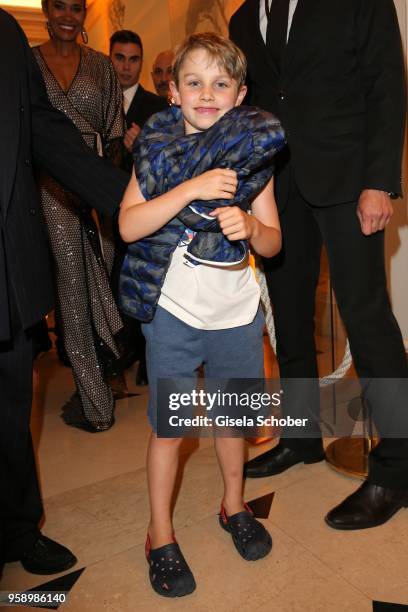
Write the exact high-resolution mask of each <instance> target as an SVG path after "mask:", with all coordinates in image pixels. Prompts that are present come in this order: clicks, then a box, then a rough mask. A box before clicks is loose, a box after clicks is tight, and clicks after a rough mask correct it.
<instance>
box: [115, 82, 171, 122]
mask: <svg viewBox="0 0 408 612" xmlns="http://www.w3.org/2000/svg"><path fill="white" fill-rule="evenodd" d="M165 108H168V104H167V102H166V100H165V99H164V98H161V97H160V96H156V94H154V93H152V92H151V91H147V90H146V89H144V88H143V87H142V86H141V85H140V83H139V86H138V88H137V89H136V93H135V95H134V96H133V100H132V102H131V104H130V106H129V108H128V111H127V113H126V115H125V118H126V126H127V127H128V128H130V126H131V125H132V123H136V124H137V125H138V126H139V127H141V128H142V127H143V126H144V124H145V123H146V121H147V120H148V119H149V118H150V117H151V116H152V115H154V113H158V112H159V111H161V110H164V109H165Z"/></svg>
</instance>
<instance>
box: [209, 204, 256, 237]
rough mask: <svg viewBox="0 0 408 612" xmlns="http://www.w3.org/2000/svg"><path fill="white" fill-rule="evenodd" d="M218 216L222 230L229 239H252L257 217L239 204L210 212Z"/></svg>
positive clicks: (212, 215)
mask: <svg viewBox="0 0 408 612" xmlns="http://www.w3.org/2000/svg"><path fill="white" fill-rule="evenodd" d="M210 216H211V217H217V219H218V223H219V224H220V227H221V231H222V233H223V234H224V236H225V237H226V238H228V240H251V238H252V237H253V235H254V232H255V229H256V225H257V223H258V222H257V219H255V217H251V216H250V215H248V213H246V212H244V211H243V210H241V209H240V208H238V206H222V207H221V208H216V209H215V210H213V211H212V212H210Z"/></svg>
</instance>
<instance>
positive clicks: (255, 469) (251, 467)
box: [244, 444, 325, 478]
mask: <svg viewBox="0 0 408 612" xmlns="http://www.w3.org/2000/svg"><path fill="white" fill-rule="evenodd" d="M324 458H325V454H324V450H321V452H319V453H317V454H314V455H300V454H299V453H297V452H296V451H295V450H293V449H291V448H288V447H287V446H284V445H283V444H278V445H277V446H275V447H274V448H272V449H271V450H269V451H266V453H263V454H262V455H258V457H255V459H251V461H248V462H247V463H245V464H244V476H246V477H247V478H264V477H265V476H275V475H276V474H280V473H281V472H284V471H285V470H287V469H288V468H290V467H292V465H296V464H297V463H318V462H319V461H323V459H324Z"/></svg>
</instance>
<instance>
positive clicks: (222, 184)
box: [185, 168, 238, 201]
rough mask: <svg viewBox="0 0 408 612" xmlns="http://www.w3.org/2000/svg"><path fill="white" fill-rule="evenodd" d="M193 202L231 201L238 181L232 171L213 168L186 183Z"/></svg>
mask: <svg viewBox="0 0 408 612" xmlns="http://www.w3.org/2000/svg"><path fill="white" fill-rule="evenodd" d="M185 185H186V187H187V186H188V189H189V191H190V197H191V201H193V200H232V199H233V198H234V196H235V192H236V190H237V185H238V179H237V173H236V172H235V171H234V170H228V169H225V168H215V170H208V171H207V172H204V173H203V174H200V175H199V176H195V177H194V178H192V179H190V180H189V181H186V183H185Z"/></svg>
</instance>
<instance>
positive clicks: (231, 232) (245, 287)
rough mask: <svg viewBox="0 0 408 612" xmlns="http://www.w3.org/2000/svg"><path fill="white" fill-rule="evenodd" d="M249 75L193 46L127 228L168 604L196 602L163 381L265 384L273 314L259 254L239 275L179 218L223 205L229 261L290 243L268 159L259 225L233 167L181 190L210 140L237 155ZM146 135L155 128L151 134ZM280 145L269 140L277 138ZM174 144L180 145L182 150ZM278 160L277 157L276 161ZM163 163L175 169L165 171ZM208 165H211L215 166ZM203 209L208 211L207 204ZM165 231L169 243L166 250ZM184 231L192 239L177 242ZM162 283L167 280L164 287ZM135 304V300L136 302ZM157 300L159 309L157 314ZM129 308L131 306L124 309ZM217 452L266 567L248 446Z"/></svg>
mask: <svg viewBox="0 0 408 612" xmlns="http://www.w3.org/2000/svg"><path fill="white" fill-rule="evenodd" d="M245 72H246V63H245V58H244V56H243V55H242V53H241V52H240V51H239V49H238V48H237V47H236V46H235V45H234V44H233V43H232V42H230V41H228V40H226V39H223V38H221V37H219V36H217V35H215V34H196V35H193V36H190V37H189V38H188V39H187V40H186V41H185V42H184V43H183V44H182V46H181V47H180V48H179V50H178V52H177V54H176V57H175V62H174V81H173V82H171V83H170V89H171V94H172V97H173V100H172V102H173V104H175V105H176V106H179V107H180V109H181V114H182V116H181V115H180V117H181V121H182V126H183V129H182V133H181V134H180V135H177V134H178V132H177V130H179V124H178V123H177V122H176V123H175V126H174V134H176V132H177V134H176V135H175V136H174V134H173V133H172V131H171V129H169V128H168V123H169V122H170V124H171V121H172V120H173V119H172V117H173V116H174V117H176V119H177V112H180V111H178V110H177V109H175V107H173V108H172V109H170V110H169V111H164V112H163V113H159V114H158V115H156V119H155V121H156V123H154V122H153V123H152V125H153V126H156V124H157V126H158V127H157V130H158V131H157V133H155V132H154V131H153V132H151V133H149V132H148V131H147V132H146V142H147V144H146V147H147V148H146V149H143V144H140V147H141V148H140V149H139V153H140V151H144V150H145V151H148V152H149V155H150V154H151V157H150V158H149V159H148V160H147V161H146V157H145V156H144V155H143V154H142V155H141V157H142V160H141V161H140V162H139V161H138V157H140V156H138V153H137V151H135V152H134V157H135V163H136V166H137V164H138V163H139V167H138V168H137V170H138V171H137V172H136V173H135V170H134V171H133V174H132V178H131V181H130V183H129V186H128V189H127V191H126V193H125V196H124V199H123V202H122V206H121V211H120V215H119V229H120V233H121V236H122V238H123V240H124V241H125V242H129V243H130V242H134V241H139V242H136V243H135V244H136V248H138V247H137V245H140V244H143V248H141V249H139V251H138V252H137V255H136V259H140V260H143V261H138V262H135V265H136V266H137V267H138V271H137V273H138V279H139V281H138V282H136V283H135V285H134V286H133V285H131V286H132V287H134V289H133V290H134V292H135V293H136V294H138V304H139V305H138V308H139V310H138V311H137V313H139V314H138V316H140V318H144V320H145V321H148V320H149V319H151V321H150V322H148V323H145V324H144V325H143V333H144V334H145V337H146V342H147V367H148V376H149V381H150V383H151V395H150V404H149V420H150V423H151V425H152V428H153V432H152V435H151V439H150V442H149V449H148V456H147V474H148V484H149V496H150V504H151V520H150V524H149V528H148V539H147V546H146V553H147V559H148V561H149V564H150V581H151V584H152V587H153V588H154V590H155V591H156V592H157V593H159V594H161V595H164V596H167V597H174V596H182V595H186V594H188V593H190V592H192V591H193V590H194V588H195V581H194V578H193V575H192V573H191V571H190V569H189V567H188V565H187V563H186V561H185V559H184V557H183V555H182V553H181V551H180V548H179V546H178V544H177V543H176V541H175V539H174V532H173V525H172V518H171V509H170V506H171V498H172V495H173V490H174V483H175V478H176V472H177V466H178V450H179V445H180V443H181V441H182V439H181V438H170V439H169V438H158V437H157V434H156V433H155V430H156V423H157V421H156V418H155V411H156V399H157V390H156V382H157V379H158V378H169V377H174V378H194V377H196V372H197V368H198V367H199V366H200V365H201V364H204V368H205V373H206V376H208V377H211V376H213V377H218V378H240V377H241V378H248V377H250V378H261V377H263V342H262V332H263V315H262V312H261V309H260V307H259V297H260V296H259V288H258V285H257V283H256V280H255V278H254V275H253V272H252V269H251V268H250V267H249V265H248V253H247V252H246V251H245V253H244V255H243V256H242V257H241V256H238V257H236V256H235V253H233V255H232V256H231V258H232V264H233V265H227V264H226V263H225V262H224V261H220V258H219V253H218V251H217V247H216V246H214V244H215V245H216V244H218V243H217V236H216V237H215V238H214V234H212V236H210V237H208V234H207V236H205V237H204V238H203V236H202V235H203V234H205V232H200V231H198V233H197V236H196V235H195V231H193V232H191V226H190V228H189V227H187V230H186V231H184V230H185V229H186V228H185V226H184V225H183V224H180V222H178V221H177V218H178V216H179V215H181V213H182V212H183V211H185V210H186V209H187V210H189V214H191V210H193V211H195V212H198V215H197V217H198V218H199V219H201V217H200V214H203V213H202V208H200V204H204V205H205V204H208V205H210V203H211V202H212V201H214V200H215V201H216V202H219V204H217V203H216V204H215V205H214V206H213V210H212V212H210V213H207V214H206V215H205V214H203V218H204V219H206V221H205V222H206V223H214V220H216V221H217V222H218V224H219V228H220V230H221V232H220V231H219V233H218V236H219V237H220V240H224V241H225V244H226V245H227V248H223V249H221V250H222V251H223V252H224V251H228V249H229V248H231V249H233V248H234V246H236V245H238V246H239V245H242V244H245V242H243V241H247V240H249V241H250V243H251V245H252V248H253V249H254V250H255V251H256V252H257V253H259V254H260V255H262V256H264V257H272V256H273V255H275V254H276V253H278V251H279V250H280V247H281V234H280V227H279V220H278V215H277V211H276V206H275V201H274V196H273V185H272V179H271V174H272V169H271V166H270V162H269V160H268V164H266V165H267V169H266V170H265V168H264V169H263V170H262V172H263V174H262V172H261V173H260V175H259V176H262V181H261V180H260V184H259V185H258V186H257V187H256V188H254V194H253V197H252V199H253V201H252V206H251V208H252V215H248V213H247V212H246V211H245V210H244V208H245V206H243V205H241V207H240V206H229V205H226V204H228V203H229V201H234V202H239V194H241V193H242V192H243V191H244V190H245V189H246V188H247V187H248V185H251V183H250V179H248V181H241V180H240V181H238V179H237V172H236V171H235V170H232V169H230V168H229V166H228V165H227V162H228V158H227V157H224V158H223V165H224V167H215V168H214V167H213V168H212V169H210V170H207V171H205V172H203V173H201V174H198V175H197V176H193V178H188V179H187V180H184V181H179V182H178V184H176V183H177V180H176V181H175V183H174V185H175V186H173V187H172V183H171V180H172V176H173V175H175V174H176V171H177V169H180V174H182V171H184V170H188V167H187V166H188V164H191V165H193V162H194V164H195V165H197V159H196V157H194V156H196V155H202V156H203V158H202V159H200V162H201V167H202V163H203V160H205V159H206V156H207V157H208V155H209V149H208V148H206V147H205V146H203V144H204V143H206V139H207V140H208V139H211V142H212V149H211V151H212V154H214V155H217V154H219V155H221V153H219V151H220V150H221V148H222V147H223V149H222V150H223V151H224V150H225V149H228V137H226V138H225V139H224V140H223V141H222V147H221V144H220V143H218V141H217V138H218V136H219V138H220V139H221V138H222V136H223V134H224V132H225V133H227V134H232V133H235V132H234V126H235V122H236V121H239V116H240V112H241V109H239V111H237V110H234V109H235V107H238V106H239V105H240V104H241V102H242V100H243V98H244V96H245V94H246V87H245V85H244V81H245ZM255 111H256V112H257V113H258V115H261V112H260V111H257V109H255V110H254V109H247V111H245V112H247V113H248V115H249V116H251V117H252V114H251V113H254V112H255ZM242 112H244V111H243V110H242ZM166 113H167V114H166ZM258 115H257V116H258ZM153 119H154V118H153ZM258 119H259V117H258ZM263 119H264V118H263V116H262V117H261V119H259V124H260V125H258V124H257V125H258V127H260V130H261V132H262V130H264V126H265V125H266V124H265V122H264V120H263ZM248 120H250V119H248ZM273 121H274V123H273V126H274V129H275V132H274V138H275V140H274V141H273V145H271V146H275V147H276V149H277V148H280V147H282V146H283V143H284V138H283V133H282V130H281V129H280V126H279V124H278V123H277V121H276V120H275V119H273ZM163 126H164V127H163ZM213 126H214V128H213ZM277 126H278V129H277V131H276V127H277ZM147 127H148V129H149V126H147ZM212 128H213V129H212ZM155 129H156V127H155ZM160 130H161V132H160ZM264 131H265V130H264ZM169 134H170V135H169ZM263 136H265V134H263ZM269 136H270V133H269V132H268V134H267V137H269ZM245 137H247V140H245ZM161 139H164V141H165V142H167V141H168V145H167V146H164V148H163V149H162V151H163V156H164V157H163V156H162V157H160V156H159V155H157V148H158V147H159V148H160V146H161V145H162V144H163V143H162V140H161ZM166 139H167V140H166ZM254 140H255V139H254V138H253V135H252V134H251V132H250V130H249V131H248V134H246V135H245V134H244V135H243V137H242V139H241V140H240V133H239V130H238V133H235V140H234V143H233V144H232V145H231V152H230V155H231V156H232V159H235V157H237V156H239V157H240V159H239V160H238V161H240V162H242V164H241V165H248V164H249V161H248V157H251V160H252V159H253V158H254V157H256V152H257V151H258V150H259V148H260V147H259V146H258V142H257V143H256V146H255V147H254V148H253V150H252V149H251V150H252V153H251V155H249V149H248V151H245V150H244V151H243V152H241V153H237V151H238V152H239V151H241V150H240V146H241V148H242V146H243V144H242V143H247V144H248V147H249V146H253V141H254ZM195 142H197V143H198V145H199V146H198V148H197V149H194V147H192V145H194V143H195ZM262 142H263V143H264V141H262ZM141 143H143V133H142V135H141ZM152 143H154V144H153V145H152ZM174 143H176V145H177V146H174ZM239 143H241V145H240V144H239ZM137 146H139V144H138V145H137ZM149 147H150V148H149ZM155 147H156V148H155ZM191 147H192V148H191ZM217 147H218V148H217ZM267 148H268V147H266V149H267ZM269 148H270V147H269ZM151 149H152V151H153V152H152V153H150V151H151ZM266 149H265V150H266ZM276 149H275V150H276ZM191 150H193V151H194V155H192V156H191V160H190V159H187V166H185V167H184V166H183V163H185V158H188V155H189V153H190V152H191ZM214 150H215V152H214ZM180 151H181V154H180ZM197 151H199V153H197ZM272 154H273V152H272ZM272 154H271V153H270V151H269V153H268V155H269V156H271V155H272ZM166 156H169V158H170V159H167V157H166ZM177 156H178V157H177ZM221 158H222V155H221ZM217 159H220V157H217ZM176 161H177V163H176ZM238 161H237V163H238ZM168 162H169V163H168ZM166 163H167V166H166ZM161 165H164V167H165V168H164V170H163V169H162V168H161ZM157 166H158V167H157ZM208 166H209V167H211V163H210V164H208ZM208 166H207V167H208ZM146 168H147V169H146ZM154 171H156V175H155V176H154V179H155V180H152V177H151V176H150V175H149V173H153V172H154ZM265 172H266V174H265ZM268 173H269V174H268ZM136 174H137V176H136ZM146 174H147V175H148V179H147V180H145V178H146V177H145V175H146ZM163 174H165V175H166V176H165V180H164V181H163V183H164V184H165V185H166V187H165V188H164V187H163V189H162V191H160V189H159V190H158V191H155V189H157V181H159V180H160V178H161V177H162V175H163ZM141 176H143V181H142V183H141V182H140V181H141V178H140V177H141ZM183 176H185V174H184V175H183ZM187 176H188V175H187ZM265 176H267V179H266V180H265ZM138 179H139V180H138ZM142 184H143V189H142V188H141V185H142ZM169 186H170V188H169ZM149 190H150V191H149ZM143 192H144V193H143ZM146 194H150V195H149V201H146V197H145V195H146ZM255 196H256V197H255ZM244 199H245V198H244ZM241 200H242V198H241ZM196 201H198V202H199V204H196ZM192 202H194V203H195V204H194V207H193V206H191V207H189V205H190V204H191V203H192ZM241 204H242V202H241ZM200 222H201V221H197V225H200ZM194 227H195V226H194ZM200 227H201V226H200ZM180 228H181V229H180ZM158 232H159V237H160V240H159V241H157V240H156V238H157V235H158ZM160 232H161V233H160ZM180 232H182V239H181V240H179V238H178V236H179V234H180ZM174 233H176V238H175V240H176V241H177V242H176V244H175V245H174V238H172V235H173V234H174ZM200 234H201V235H200ZM145 237H148V239H147V242H145V241H144V240H142V239H144V238H145ZM196 238H203V239H208V240H210V241H211V240H212V241H214V240H215V243H214V244H213V243H211V245H212V249H213V251H216V252H215V253H214V255H215V260H216V264H215V265H214V261H213V262H210V261H208V257H206V258H205V257H202V256H199V255H197V251H196V252H195V253H196V254H195V255H192V250H190V252H189V249H190V247H191V246H192V245H193V242H194V241H195V240H196ZM149 240H150V242H149ZM171 240H173V243H172V245H173V246H172V247H171V249H170V250H169V251H168V253H169V257H170V263H169V264H168V263H167V264H165V263H163V262H164V260H165V259H166V258H165V253H167V251H166V252H165V253H163V251H159V250H158V248H159V246H160V248H162V246H163V243H165V242H166V241H167V242H169V241H170V242H171ZM158 242H159V243H160V245H159V246H158V244H157V243H158ZM225 244H224V247H225ZM132 248H133V245H132ZM210 251H211V249H210ZM149 258H150V259H149ZM192 260H193V263H191V262H192ZM197 261H199V262H200V263H199V265H196V264H197ZM203 262H204V263H203ZM234 262H238V263H234ZM131 263H132V262H131ZM228 263H231V261H228ZM186 264H187V265H186ZM194 264H195V265H194ZM151 268H154V272H151V270H150V269H151ZM149 274H150V277H149ZM155 275H156V276H155ZM157 275H159V277H160V281H159V282H158V283H156V285H155V279H156V278H157ZM141 279H142V280H141ZM126 282H127V281H126ZM126 282H124V283H123V284H122V288H124V290H126V291H128V286H127V285H126ZM149 282H150V285H149ZM146 285H149V288H151V291H150V289H149V291H147V290H146ZM156 289H157V293H158V296H159V297H158V299H156V302H155V300H152V299H151V293H152V292H153V293H154V291H155V290H156ZM140 296H141V297H140ZM133 297H134V296H131V298H132V299H131V300H130V301H132V300H133ZM136 301H137V300H136ZM151 302H154V303H153V306H151ZM124 303H128V302H126V300H125V302H124ZM129 303H130V302H129ZM146 313H147V314H146ZM145 315H146V316H145ZM215 449H216V453H217V458H218V462H219V465H220V468H221V473H222V477H223V481H224V497H223V500H222V505H221V513H220V523H221V526H222V527H223V528H224V529H226V530H227V531H229V532H230V533H231V535H232V538H233V541H234V544H235V546H236V548H237V550H238V552H239V553H240V554H241V556H243V557H244V558H245V559H247V560H256V559H259V558H261V557H264V556H265V555H267V554H268V553H269V552H270V550H271V546H272V541H271V538H270V535H269V533H268V532H267V531H266V529H265V528H264V527H263V525H261V523H259V522H258V521H256V519H255V518H254V517H253V515H252V513H251V512H250V511H249V508H248V507H247V506H246V505H245V504H244V501H243V498H242V485H243V483H242V471H243V461H244V440H243V439H242V438H225V437H224V438H221V437H218V438H216V439H215Z"/></svg>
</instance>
